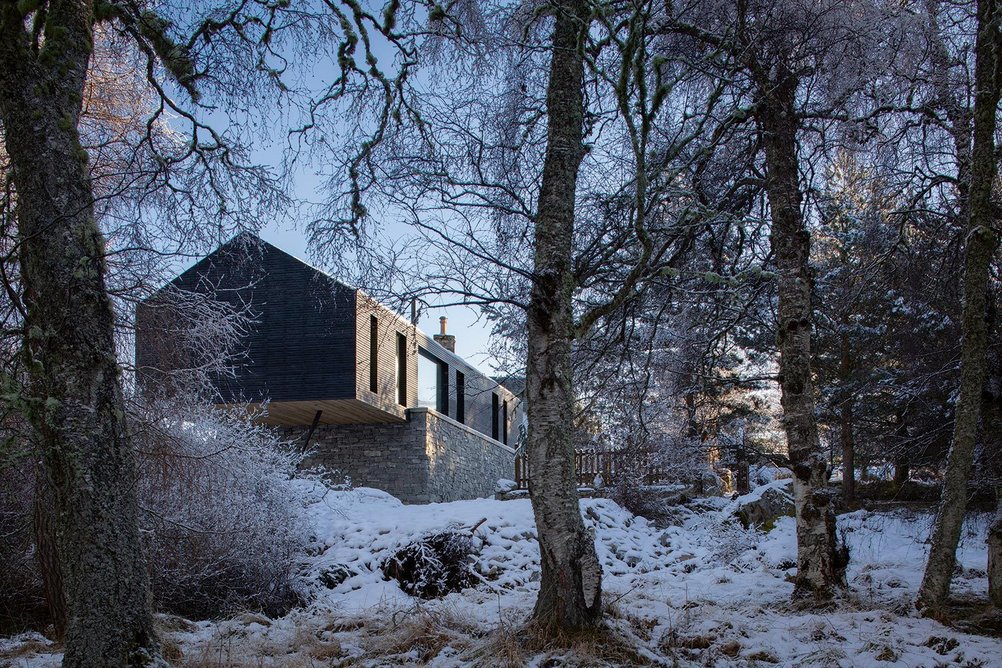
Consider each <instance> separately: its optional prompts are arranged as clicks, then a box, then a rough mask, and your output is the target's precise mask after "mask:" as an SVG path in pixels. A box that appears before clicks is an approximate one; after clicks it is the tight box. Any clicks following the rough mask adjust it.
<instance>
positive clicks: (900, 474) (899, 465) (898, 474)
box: [893, 456, 912, 487]
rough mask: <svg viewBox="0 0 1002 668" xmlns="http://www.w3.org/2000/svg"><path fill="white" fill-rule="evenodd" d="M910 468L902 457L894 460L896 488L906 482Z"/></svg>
mask: <svg viewBox="0 0 1002 668" xmlns="http://www.w3.org/2000/svg"><path fill="white" fill-rule="evenodd" d="M911 474H912V467H911V465H910V464H909V463H908V460H907V459H905V458H904V457H900V456H899V457H898V458H897V459H895V460H894V480H893V482H894V485H895V486H896V487H901V486H902V485H904V484H905V483H906V482H908V478H909V477H911Z"/></svg>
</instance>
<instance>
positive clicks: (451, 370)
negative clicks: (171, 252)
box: [136, 234, 520, 441]
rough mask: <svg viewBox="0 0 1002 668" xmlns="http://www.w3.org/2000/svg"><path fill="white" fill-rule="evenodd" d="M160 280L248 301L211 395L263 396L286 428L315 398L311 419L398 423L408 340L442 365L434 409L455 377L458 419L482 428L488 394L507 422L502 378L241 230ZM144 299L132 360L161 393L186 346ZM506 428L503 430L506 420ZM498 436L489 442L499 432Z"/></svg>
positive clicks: (409, 387) (167, 315) (409, 376)
mask: <svg viewBox="0 0 1002 668" xmlns="http://www.w3.org/2000/svg"><path fill="white" fill-rule="evenodd" d="M171 285H172V286H173V287H176V288H180V289H183V290H189V291H193V292H200V293H211V295H212V296H213V298H215V299H217V300H220V301H226V302H228V303H230V304H232V305H240V304H244V303H249V304H250V305H251V307H252V310H253V312H254V313H255V316H256V322H255V324H254V326H253V327H252V328H251V331H250V332H249V333H248V334H247V336H246V340H245V343H244V346H243V350H242V351H241V352H242V355H241V359H240V360H239V361H240V366H239V369H238V371H237V374H236V376H235V377H234V378H224V377H220V378H217V379H216V387H217V394H218V396H217V397H216V403H219V404H237V403H248V404H257V403H260V402H261V401H263V400H265V399H268V400H270V401H271V409H270V410H271V412H272V413H273V414H274V415H273V416H272V417H271V418H266V419H265V421H266V422H272V423H274V424H283V425H290V426H291V425H295V424H299V423H300V422H302V424H305V425H308V424H310V422H311V421H312V419H313V416H314V415H315V412H316V410H319V409H321V408H322V409H323V410H324V414H323V415H322V417H321V423H323V424H338V423H352V422H357V423H367V422H373V423H375V422H380V421H386V422H393V421H398V420H400V421H402V420H404V419H406V417H407V413H406V410H405V408H409V407H414V406H417V394H418V382H419V379H418V362H417V357H418V348H419V347H420V348H424V349H426V350H428V351H429V352H430V353H431V354H432V355H433V356H434V357H435V358H437V359H438V360H440V361H442V362H443V363H444V365H445V366H446V374H445V376H446V377H445V378H444V379H442V380H444V382H441V383H440V386H442V387H445V389H446V394H447V395H448V396H447V403H443V404H442V405H441V406H440V408H441V409H443V410H442V411H441V412H442V413H444V414H446V415H453V416H455V415H457V411H458V410H459V406H460V402H458V401H457V396H456V393H457V391H458V389H459V388H460V387H462V389H463V397H464V400H463V402H462V404H461V405H462V413H463V418H464V419H463V422H464V424H466V425H467V426H469V427H471V428H472V429H475V430H477V431H479V432H480V433H482V434H485V435H488V436H489V435H490V434H491V426H492V421H493V420H494V419H495V418H494V415H493V412H492V402H493V400H494V398H495V397H497V398H498V400H504V401H506V402H507V404H508V406H509V418H510V419H509V420H508V421H506V422H507V425H508V426H509V427H510V426H511V425H513V424H518V422H519V418H518V417H517V414H518V412H519V411H520V406H519V402H518V401H517V399H516V398H515V396H514V395H513V394H512V393H511V392H509V391H508V390H507V389H506V388H504V387H503V386H501V385H499V384H498V383H496V382H495V381H494V380H492V379H490V378H488V377H486V376H484V375H483V374H482V373H480V372H479V371H478V370H477V369H475V368H474V367H472V366H470V365H469V364H467V363H466V362H465V361H464V360H463V359H462V358H460V357H458V356H457V355H456V354H454V353H452V352H450V351H448V350H447V349H445V348H444V347H442V346H441V345H440V344H439V343H437V342H436V341H434V339H433V338H432V337H430V336H427V335H426V334H425V333H424V332H422V331H421V330H419V329H418V328H417V327H415V326H414V325H413V324H411V323H410V322H408V321H407V320H405V319H404V318H402V317H401V316H399V315H397V314H396V313H394V312H393V311H391V310H390V309H388V308H386V307H385V306H383V305H382V304H380V303H379V302H377V301H376V300H374V299H373V298H371V297H370V296H368V295H367V294H366V293H364V292H363V291H361V290H356V289H353V288H349V287H347V286H345V285H343V284H341V283H338V282H337V281H335V280H334V279H332V278H330V277H329V276H327V275H325V274H323V273H322V272H320V271H318V270H317V269H314V268H313V267H311V266H309V265H307V264H306V263H304V262H301V261H300V260H297V259H296V258H294V257H292V256H291V255H288V254H286V253H284V252H283V251H281V250H279V249H278V248H275V247H274V246H272V245H270V244H268V243H267V242H264V241H262V240H260V239H258V238H257V237H254V236H253V235H249V234H244V235H239V236H238V237H236V238H235V239H233V240H231V241H230V242H228V243H226V244H224V245H223V246H221V247H220V248H219V249H218V250H217V251H216V252H214V253H212V254H211V255H209V256H208V257H206V258H204V259H203V260H201V261H200V262H198V263H197V264H196V265H195V266H193V267H192V268H191V269H189V270H187V271H186V272H184V273H183V274H181V275H180V276H179V277H178V278H176V279H175V280H174V281H172V283H171ZM156 299H157V296H156V295H155V296H154V297H152V298H151V299H150V300H149V303H143V304H140V305H139V307H138V309H137V316H136V317H137V335H136V365H137V368H138V369H139V374H140V379H141V380H140V382H141V383H144V379H145V387H146V388H147V389H149V388H152V387H157V390H160V391H162V390H163V389H167V390H168V391H169V389H170V388H159V387H158V386H156V381H160V380H163V377H164V373H163V372H170V371H173V370H178V369H183V368H186V367H187V365H188V364H190V361H191V356H190V355H189V354H187V353H186V352H185V351H184V350H183V348H182V347H180V346H177V345H176V342H177V341H179V340H181V339H182V338H183V337H182V336H181V333H182V330H183V328H184V325H183V323H180V322H179V318H178V317H177V314H176V313H172V312H171V310H170V309H163V308H155V307H153V306H152V305H151V304H152V303H155V300H156ZM398 335H399V336H401V337H403V341H404V344H405V345H404V347H405V348H406V360H405V368H406V396H405V402H404V404H405V405H401V404H400V402H399V401H398V395H397V337H398ZM373 359H375V361H376V365H375V368H374V369H373V368H372V364H371V361H372V360H373ZM460 376H462V378H463V380H462V383H461V384H460V382H459V377H460ZM373 388H375V391H373ZM318 402H319V403H318ZM320 403H323V406H321V405H320ZM366 407H371V408H372V409H374V410H366ZM380 414H382V418H381V419H377V417H376V416H379V415H380ZM508 434H511V435H515V434H514V433H513V431H512V430H511V429H509V430H508ZM498 437H499V438H498V439H497V440H499V441H501V440H502V434H498Z"/></svg>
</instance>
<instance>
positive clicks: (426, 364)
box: [418, 348, 449, 415]
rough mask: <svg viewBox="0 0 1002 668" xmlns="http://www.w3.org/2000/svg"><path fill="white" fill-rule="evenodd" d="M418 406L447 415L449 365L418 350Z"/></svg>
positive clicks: (421, 349) (424, 351) (426, 352)
mask: <svg viewBox="0 0 1002 668" xmlns="http://www.w3.org/2000/svg"><path fill="white" fill-rule="evenodd" d="M418 406H424V407H425V408H434V409H435V410H436V411H438V412H439V413H442V414H443V415H448V414H449V365H448V364H446V363H445V362H443V361H442V360H440V359H438V358H437V357H435V356H434V355H432V354H431V353H429V352H428V351H427V350H425V349H424V348H419V349H418Z"/></svg>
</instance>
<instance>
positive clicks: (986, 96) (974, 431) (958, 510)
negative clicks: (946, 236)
mask: <svg viewBox="0 0 1002 668" xmlns="http://www.w3.org/2000/svg"><path fill="white" fill-rule="evenodd" d="M999 27H1000V26H999V9H998V3H997V0H979V1H978V34H977V41H976V44H975V74H974V83H975V97H974V146H973V150H972V151H971V170H970V174H971V181H970V187H969V189H968V192H969V198H970V199H969V203H968V207H967V212H968V221H967V234H966V246H965V248H964V313H963V332H964V338H963V341H962V343H961V350H960V398H959V399H958V401H957V411H956V416H955V418H954V425H953V442H952V445H951V446H950V454H949V456H948V457H947V464H946V474H945V476H944V480H943V493H942V497H941V499H940V506H939V513H938V514H937V516H936V524H935V527H934V529H933V537H932V547H931V548H930V551H929V561H928V562H927V563H926V569H925V574H924V575H923V577H922V587H921V589H920V590H919V600H918V605H919V607H921V608H927V609H930V610H932V611H935V610H936V609H938V608H940V607H942V606H943V604H945V603H946V600H947V598H948V597H949V594H950V580H951V578H952V576H953V569H954V566H955V565H956V558H957V555H956V552H957V544H958V542H959V541H960V530H961V525H962V524H963V521H964V514H965V511H966V510H967V479H968V477H969V476H970V472H971V463H972V461H973V459H974V446H975V443H976V441H977V436H978V424H979V421H980V412H981V394H982V387H983V385H984V382H985V376H986V368H985V367H986V364H985V362H986V359H985V352H986V348H987V340H988V326H987V322H986V318H985V314H986V309H987V288H988V279H989V269H990V264H991V259H992V256H993V254H994V252H995V246H996V235H995V233H994V231H993V230H992V225H993V224H994V216H993V213H994V211H993V206H992V198H991V194H992V184H993V182H994V180H995V174H996V164H995V114H996V109H997V106H998V103H999V83H1000V81H999V74H998V63H997V55H996V54H997V53H998V51H999V50H1000V49H1002V37H1000V33H999Z"/></svg>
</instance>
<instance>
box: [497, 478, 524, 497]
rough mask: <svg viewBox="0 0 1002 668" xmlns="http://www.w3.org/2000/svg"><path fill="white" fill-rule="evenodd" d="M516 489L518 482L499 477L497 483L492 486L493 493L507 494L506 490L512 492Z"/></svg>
mask: <svg viewBox="0 0 1002 668" xmlns="http://www.w3.org/2000/svg"><path fill="white" fill-rule="evenodd" d="M516 489H518V483H516V482H515V481H514V480H508V479H506V478H501V479H500V480H498V482H497V485H495V486H494V493H495V494H507V493H508V492H513V491H515V490H516Z"/></svg>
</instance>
